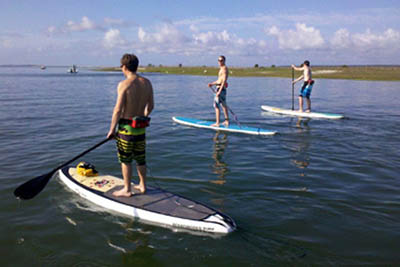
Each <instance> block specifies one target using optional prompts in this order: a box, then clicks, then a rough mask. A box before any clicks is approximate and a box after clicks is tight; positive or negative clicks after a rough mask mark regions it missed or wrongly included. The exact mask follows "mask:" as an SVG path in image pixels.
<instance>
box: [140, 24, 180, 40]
mask: <svg viewBox="0 0 400 267" xmlns="http://www.w3.org/2000/svg"><path fill="white" fill-rule="evenodd" d="M138 38H139V40H140V41H141V42H143V43H156V44H166V43H169V44H179V43H185V42H186V41H188V37H186V36H185V34H184V33H183V32H181V31H180V30H179V29H178V28H177V27H176V26H174V25H173V24H170V23H164V24H162V25H161V26H159V27H158V28H157V30H156V32H154V33H147V32H146V31H145V30H144V29H143V28H142V27H139V30H138Z"/></svg>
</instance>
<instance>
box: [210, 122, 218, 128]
mask: <svg viewBox="0 0 400 267" xmlns="http://www.w3.org/2000/svg"><path fill="white" fill-rule="evenodd" d="M211 126H212V127H219V123H214V124H211Z"/></svg>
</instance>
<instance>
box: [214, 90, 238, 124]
mask: <svg viewBox="0 0 400 267" xmlns="http://www.w3.org/2000/svg"><path fill="white" fill-rule="evenodd" d="M208 88H210V89H211V91H213V93H214V94H217V91H216V90H214V89H213V88H212V87H208ZM224 104H225V106H226V107H227V109H228V110H229V111H230V112H231V113H232V115H233V118H234V119H235V121H236V123H237V124H238V125H239V127H240V128H242V126H241V125H240V122H239V120H238V118H237V116H236V114H235V113H234V112H233V110H232V109H231V108H230V107H229V106H228V105H227V104H226V102H224Z"/></svg>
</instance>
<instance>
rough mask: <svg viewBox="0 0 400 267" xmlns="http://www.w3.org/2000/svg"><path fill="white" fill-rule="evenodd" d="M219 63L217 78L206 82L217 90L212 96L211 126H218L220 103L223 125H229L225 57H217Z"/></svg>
mask: <svg viewBox="0 0 400 267" xmlns="http://www.w3.org/2000/svg"><path fill="white" fill-rule="evenodd" d="M218 64H219V72H218V80H216V81H215V82H211V83H209V84H208V87H212V86H213V85H216V86H217V91H216V94H215V98H214V108H215V123H214V124H213V125H212V126H219V124H220V121H219V115H220V110H219V108H220V105H222V110H223V112H224V115H225V121H224V123H223V124H224V125H225V127H228V126H229V116H228V108H227V105H226V88H227V87H228V83H227V81H228V67H227V66H226V65H225V57H224V56H219V57H218Z"/></svg>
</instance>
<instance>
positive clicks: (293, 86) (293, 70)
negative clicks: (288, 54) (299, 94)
mask: <svg viewBox="0 0 400 267" xmlns="http://www.w3.org/2000/svg"><path fill="white" fill-rule="evenodd" d="M293 81H294V69H293V68H292V110H294V83H293Z"/></svg>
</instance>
